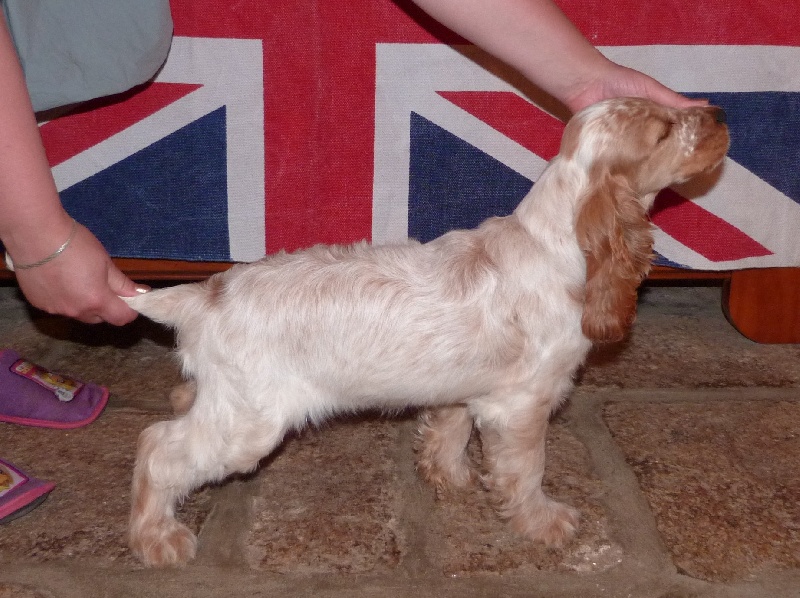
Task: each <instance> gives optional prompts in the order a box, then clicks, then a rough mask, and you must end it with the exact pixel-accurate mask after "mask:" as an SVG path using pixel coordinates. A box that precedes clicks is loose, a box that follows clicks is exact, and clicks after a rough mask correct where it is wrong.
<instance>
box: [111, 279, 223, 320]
mask: <svg viewBox="0 0 800 598" xmlns="http://www.w3.org/2000/svg"><path fill="white" fill-rule="evenodd" d="M207 295H208V291H207V290H206V289H205V288H204V287H203V286H202V285H200V284H181V285H177V286H174V287H166V288H163V289H155V290H152V291H148V292H146V293H142V294H141V295H137V296H135V297H121V299H122V300H123V301H125V303H127V304H128V305H130V306H131V307H132V308H133V309H135V310H136V311H138V312H139V313H140V314H142V315H143V316H147V317H148V318H150V319H151V320H154V321H156V322H160V323H161V324H165V325H167V326H170V327H172V328H177V327H179V326H180V325H181V324H183V323H185V322H187V321H189V320H190V319H191V317H192V315H193V314H197V313H201V311H202V310H203V307H204V306H205V304H206V302H207Z"/></svg>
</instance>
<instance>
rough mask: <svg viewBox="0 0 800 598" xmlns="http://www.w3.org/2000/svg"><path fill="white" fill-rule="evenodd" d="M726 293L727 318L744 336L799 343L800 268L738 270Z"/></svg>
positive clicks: (763, 340)
mask: <svg viewBox="0 0 800 598" xmlns="http://www.w3.org/2000/svg"><path fill="white" fill-rule="evenodd" d="M724 291H725V292H724V293H723V306H722V307H723V309H724V310H725V315H726V316H727V318H728V320H729V321H730V322H731V324H733V326H735V327H736V329H737V330H738V331H739V332H741V333H742V334H743V335H744V336H746V337H747V338H749V339H751V340H754V341H756V342H759V343H800V268H763V269H756V270H737V271H734V272H732V273H731V277H730V279H729V280H728V281H727V282H726V283H725V287H724Z"/></svg>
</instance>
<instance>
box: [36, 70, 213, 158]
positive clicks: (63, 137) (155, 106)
mask: <svg viewBox="0 0 800 598" xmlns="http://www.w3.org/2000/svg"><path fill="white" fill-rule="evenodd" d="M200 87H202V85H190V84H186V83H153V84H150V85H147V86H144V87H136V88H134V89H132V90H131V91H128V92H126V93H123V94H119V95H115V96H111V97H109V98H101V99H98V100H93V101H91V102H86V103H85V104H82V105H81V107H80V111H79V112H73V113H72V114H69V115H67V116H63V117H61V118H57V119H55V120H51V121H50V122H47V123H45V124H43V125H42V126H41V127H39V132H40V133H41V135H42V142H43V143H44V147H45V150H46V152H47V159H48V160H49V162H50V166H56V165H58V164H61V163H62V162H64V161H66V160H69V159H70V158H72V157H74V156H77V155H78V154H80V153H81V152H83V151H85V150H87V149H89V148H90V147H92V146H93V145H95V144H97V143H100V142H101V141H103V140H104V139H108V138H109V137H111V136H112V135H116V134H117V133H119V132H120V131H123V130H125V129H127V128H128V127H130V126H131V125H133V124H135V123H137V122H139V121H140V120H142V119H143V118H145V117H147V116H149V115H151V114H153V113H154V112H157V111H158V110H160V109H161V108H163V107H165V106H168V105H169V104H171V103H172V102H174V101H176V100H179V99H180V98H182V97H184V96H185V95H188V94H189V93H191V92H193V91H194V90H195V89H198V88H200Z"/></svg>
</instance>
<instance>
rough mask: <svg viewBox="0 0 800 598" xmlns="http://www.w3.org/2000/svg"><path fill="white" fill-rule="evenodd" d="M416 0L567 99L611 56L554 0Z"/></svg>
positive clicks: (466, 36) (431, 12)
mask: <svg viewBox="0 0 800 598" xmlns="http://www.w3.org/2000/svg"><path fill="white" fill-rule="evenodd" d="M414 1H415V3H416V4H417V5H419V6H420V8H422V9H423V10H425V11H426V12H428V13H429V14H430V15H431V16H433V17H434V18H436V19H437V20H439V21H440V22H442V23H443V24H445V25H447V26H448V27H449V28H451V29H452V30H454V31H455V32H456V33H458V34H460V35H462V36H463V37H465V38H466V39H468V40H469V41H471V42H472V43H474V44H476V45H478V46H480V47H481V48H483V49H484V50H486V51H487V52H489V53H491V54H493V55H494V56H496V57H497V58H499V59H500V60H502V61H504V62H506V63H507V64H509V65H511V66H513V67H514V68H516V69H517V70H518V71H520V72H521V73H522V74H523V75H525V77H527V78H528V79H529V80H530V81H531V82H533V83H535V84H536V85H537V86H539V87H541V88H542V89H543V90H544V91H546V92H548V93H549V94H551V95H553V96H554V97H555V98H557V99H559V100H561V101H562V102H564V103H566V104H569V101H570V98H571V96H573V95H575V94H576V93H577V92H578V91H579V90H580V89H581V87H582V86H583V85H585V84H586V82H587V81H588V80H589V79H590V78H592V76H593V75H594V73H593V71H594V70H596V69H602V68H604V67H605V66H606V64H607V62H608V61H607V60H606V59H605V58H604V57H603V56H602V54H600V52H599V51H597V50H596V49H595V48H594V47H593V46H592V45H591V44H590V43H589V42H588V41H587V40H586V38H584V37H583V35H582V34H581V33H580V31H578V29H577V28H576V27H575V26H574V25H573V24H572V23H571V22H570V21H569V19H567V17H566V16H565V15H564V13H563V12H561V10H560V9H559V8H558V6H556V5H555V4H554V3H553V2H551V1H550V0H414Z"/></svg>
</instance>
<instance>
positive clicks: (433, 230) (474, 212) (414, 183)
mask: <svg viewBox="0 0 800 598" xmlns="http://www.w3.org/2000/svg"><path fill="white" fill-rule="evenodd" d="M532 185H533V183H532V182H531V181H530V179H528V178H526V177H524V176H522V175H521V174H519V173H518V172H516V171H515V170H512V169H511V168H509V167H508V166H506V165H504V164H502V163H501V162H499V161H497V160H495V159H494V158H492V157H491V156H489V155H487V154H486V153H484V152H482V151H480V150H479V149H477V148H476V147H474V146H472V145H470V144H469V143H467V142H466V141H464V140H462V139H459V138H458V137H456V136H455V135H453V134H452V133H450V132H448V131H446V130H444V129H442V128H441V127H439V126H437V125H435V124H434V123H432V122H430V121H429V120H427V119H425V118H423V117H422V116H420V115H419V114H416V113H413V112H412V113H411V160H410V172H409V197H408V236H409V237H412V238H415V239H418V240H420V241H422V242H426V241H430V240H432V239H435V238H436V237H439V236H441V235H442V234H444V233H446V232H447V231H449V230H452V229H455V228H474V227H476V226H478V225H479V224H480V223H481V222H483V221H484V220H485V219H486V218H489V217H490V216H505V215H507V214H510V213H511V212H512V211H513V210H514V208H516V207H517V204H519V202H520V201H521V200H522V198H523V197H525V195H526V194H527V193H528V191H530V188H531V186H532Z"/></svg>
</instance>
